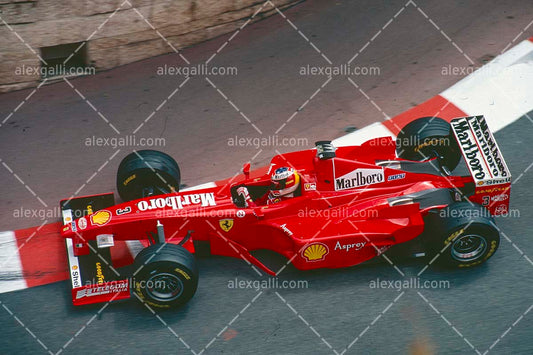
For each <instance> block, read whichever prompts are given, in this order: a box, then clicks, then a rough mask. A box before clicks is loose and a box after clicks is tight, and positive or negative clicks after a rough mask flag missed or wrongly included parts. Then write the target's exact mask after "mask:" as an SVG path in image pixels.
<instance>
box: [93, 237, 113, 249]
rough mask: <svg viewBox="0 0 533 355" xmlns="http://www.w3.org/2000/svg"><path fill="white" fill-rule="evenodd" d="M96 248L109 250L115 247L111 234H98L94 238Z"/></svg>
mask: <svg viewBox="0 0 533 355" xmlns="http://www.w3.org/2000/svg"><path fill="white" fill-rule="evenodd" d="M96 244H97V245H98V248H109V247H112V246H113V245H115V241H114V239H113V234H99V235H97V236H96Z"/></svg>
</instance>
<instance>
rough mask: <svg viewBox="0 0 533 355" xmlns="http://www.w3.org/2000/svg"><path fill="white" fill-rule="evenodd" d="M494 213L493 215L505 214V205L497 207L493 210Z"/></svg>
mask: <svg viewBox="0 0 533 355" xmlns="http://www.w3.org/2000/svg"><path fill="white" fill-rule="evenodd" d="M494 213H495V214H504V213H507V205H498V206H497V207H496V208H495V209H494Z"/></svg>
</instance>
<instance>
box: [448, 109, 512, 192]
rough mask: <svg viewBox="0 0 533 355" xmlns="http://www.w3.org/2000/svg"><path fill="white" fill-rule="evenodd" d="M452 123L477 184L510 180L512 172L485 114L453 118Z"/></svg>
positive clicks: (494, 183)
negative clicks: (506, 163)
mask: <svg viewBox="0 0 533 355" xmlns="http://www.w3.org/2000/svg"><path fill="white" fill-rule="evenodd" d="M451 123H452V128H453V131H454V134H455V136H456V138H457V141H458V142H459V145H460V146H461V150H462V151H463V156H464V157H465V160H466V161H467V165H468V168H469V169H470V172H471V174H472V176H473V177H474V178H475V179H476V181H477V185H478V186H481V185H483V184H486V185H496V184H501V183H507V182H509V181H510V178H511V174H510V172H509V170H508V169H507V166H506V165H505V162H504V160H503V157H502V155H501V153H500V151H499V149H498V146H497V145H496V141H495V140H494V137H493V136H492V133H491V132H490V130H489V127H488V125H487V122H486V121H485V118H484V117H483V116H471V117H464V118H461V119H455V120H452V122H451ZM485 179H488V180H485ZM479 180H484V181H479Z"/></svg>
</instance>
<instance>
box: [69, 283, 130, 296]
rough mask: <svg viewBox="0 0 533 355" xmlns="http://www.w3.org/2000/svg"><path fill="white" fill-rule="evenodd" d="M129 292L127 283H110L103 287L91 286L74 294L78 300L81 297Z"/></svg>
mask: <svg viewBox="0 0 533 355" xmlns="http://www.w3.org/2000/svg"><path fill="white" fill-rule="evenodd" d="M128 291H129V285H128V282H127V281H119V282H117V283H110V284H109V285H103V286H92V287H88V288H85V289H83V290H79V291H78V292H76V299H77V300H79V299H80V298H83V297H92V296H100V295H107V294H110V293H120V292H128Z"/></svg>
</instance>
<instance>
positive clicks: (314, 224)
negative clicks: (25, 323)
mask: <svg viewBox="0 0 533 355" xmlns="http://www.w3.org/2000/svg"><path fill="white" fill-rule="evenodd" d="M249 169H250V165H249V164H245V166H244V169H243V174H242V175H239V176H236V177H234V178H232V179H229V180H227V181H226V182H225V183H219V184H218V186H215V187H209V188H198V189H194V188H193V189H189V190H187V191H183V192H178V188H179V184H180V171H179V167H178V165H177V163H176V162H175V161H174V160H173V159H172V158H171V157H170V156H168V155H166V154H164V153H161V152H157V151H152V150H143V151H137V152H134V153H132V154H130V155H128V156H127V157H126V158H124V159H123V160H122V162H121V163H120V166H119V168H118V174H117V188H118V191H119V194H120V196H121V198H122V200H123V201H125V202H123V203H121V204H118V205H115V203H114V199H113V194H112V193H108V194H102V195H94V196H86V197H80V198H71V199H68V200H62V201H61V209H62V211H63V220H64V227H63V229H62V236H63V237H64V238H65V240H66V246H67V252H68V260H69V270H70V276H71V282H72V297H73V303H74V304H75V305H81V304H88V303H95V302H104V301H110V300H118V299H123V298H129V297H131V294H132V293H133V294H135V295H136V296H137V298H140V299H141V300H142V301H143V302H146V303H147V304H149V305H151V306H158V307H172V306H178V305H182V304H184V303H185V302H187V301H188V300H189V299H190V298H191V297H192V296H193V295H194V293H195V292H196V288H197V284H198V268H197V265H196V261H195V257H194V256H193V254H194V253H195V252H197V251H198V250H200V249H201V250H205V248H206V247H207V248H208V249H209V251H210V253H211V254H214V255H224V256H231V257H235V258H241V259H244V260H246V261H247V262H249V263H250V264H252V265H254V266H255V267H257V268H259V269H261V270H263V271H264V272H266V273H268V274H270V275H276V273H275V271H274V270H271V269H270V268H269V267H267V266H265V265H264V263H262V262H261V261H259V260H258V259H257V258H256V257H254V256H253V255H252V254H251V252H252V251H257V250H270V251H273V252H275V253H277V254H280V255H282V256H283V257H285V258H286V259H287V260H288V261H290V262H291V263H292V264H293V265H294V266H295V267H296V268H297V269H301V270H308V269H316V268H340V267H347V266H352V265H355V264H359V263H362V262H364V261H367V260H369V259H371V258H374V257H376V256H379V255H381V254H382V253H384V252H385V251H386V250H388V249H389V248H391V247H392V246H394V245H397V244H401V243H405V242H408V241H410V240H413V239H414V238H417V237H419V238H417V239H420V240H421V241H422V242H423V244H424V245H425V248H426V254H428V255H430V256H431V255H437V254H439V257H438V259H437V260H438V261H439V262H442V263H445V264H447V265H452V266H457V267H469V266H475V265H478V264H480V263H483V262H484V261H486V260H487V259H488V258H490V257H491V256H492V255H493V254H494V252H495V251H496V249H497V248H498V244H499V233H498V230H497V228H496V226H495V225H494V222H493V218H492V216H493V215H499V214H505V213H507V211H508V206H509V196H510V181H511V174H510V172H509V170H508V168H507V166H506V164H505V161H504V159H503V157H502V155H501V153H500V151H499V148H498V146H497V144H496V141H495V140H494V137H493V135H492V133H491V132H490V130H489V128H488V126H487V124H486V121H485V119H484V118H483V116H472V117H460V118H456V119H454V120H452V121H451V123H448V122H446V121H444V120H442V119H440V118H434V117H423V118H420V119H417V120H415V121H413V122H411V123H409V124H408V125H407V126H405V127H404V128H403V130H402V131H401V133H400V134H399V135H398V137H397V139H396V142H395V141H394V140H393V139H392V138H390V137H382V138H376V139H371V140H369V141H367V142H366V143H364V144H362V145H360V146H348V147H339V148H335V147H334V146H333V145H332V144H331V143H330V142H328V141H321V142H317V145H316V148H314V149H309V150H304V151H298V152H292V153H287V154H281V155H277V156H275V157H274V158H273V159H272V161H271V165H270V167H269V168H268V170H266V169H260V170H257V171H255V172H252V173H250V171H249ZM117 240H140V241H142V242H143V244H144V245H145V246H146V248H144V249H143V250H142V251H141V252H140V253H139V254H138V255H137V256H136V258H135V261H134V263H133V265H132V266H130V268H129V269H128V271H127V272H123V271H122V272H118V271H117V270H116V269H115V268H113V266H112V262H111V258H110V251H109V250H110V246H112V245H114V242H115V241H117Z"/></svg>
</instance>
